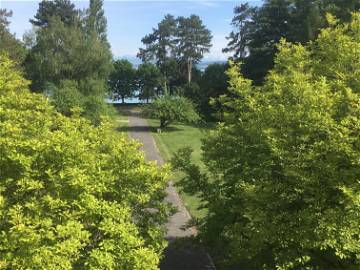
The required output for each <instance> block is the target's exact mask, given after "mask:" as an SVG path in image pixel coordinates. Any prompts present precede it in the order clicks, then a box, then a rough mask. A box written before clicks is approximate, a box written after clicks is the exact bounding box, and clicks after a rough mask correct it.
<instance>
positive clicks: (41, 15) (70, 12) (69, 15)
mask: <svg viewBox="0 0 360 270" xmlns="http://www.w3.org/2000/svg"><path fill="white" fill-rule="evenodd" d="M78 15H79V11H78V10H77V9H75V5H74V4H72V3H71V1H70V0H54V1H47V0H43V1H41V2H40V3H39V8H38V10H37V12H36V15H35V17H34V19H31V20H30V22H31V23H32V24H33V25H34V26H38V27H47V26H48V25H49V23H50V19H51V18H52V17H59V19H60V20H61V21H62V22H63V23H64V24H65V25H66V26H71V25H74V24H75V23H76V22H77V21H78V20H77V17H78Z"/></svg>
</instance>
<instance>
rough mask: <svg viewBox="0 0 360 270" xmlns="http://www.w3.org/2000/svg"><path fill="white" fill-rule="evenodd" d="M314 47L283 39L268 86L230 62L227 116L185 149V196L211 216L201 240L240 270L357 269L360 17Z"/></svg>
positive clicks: (181, 158) (334, 26) (178, 162)
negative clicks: (196, 160)
mask: <svg viewBox="0 0 360 270" xmlns="http://www.w3.org/2000/svg"><path fill="white" fill-rule="evenodd" d="M328 22H329V24H330V25H331V26H330V27H329V28H327V29H324V30H322V31H321V33H320V35H319V37H318V39H317V40H316V41H314V42H313V43H310V44H309V45H308V46H306V47H304V46H302V45H300V44H297V45H293V44H291V43H286V42H285V41H282V42H281V44H280V45H279V53H278V54H277V57H276V60H275V68H274V69H273V70H272V71H271V72H270V74H269V76H268V78H267V80H266V81H265V84H264V86H261V87H256V86H253V85H252V82H251V81H250V80H248V79H245V78H244V77H242V76H241V75H240V74H239V67H238V66H236V65H235V66H233V67H232V68H230V70H229V72H228V74H229V76H230V82H229V85H230V87H229V89H228V90H229V91H230V95H228V96H227V97H222V98H220V100H221V102H222V103H223V105H224V107H225V108H227V110H226V112H225V113H224V116H223V117H224V122H223V123H221V124H220V125H219V126H218V128H217V130H216V132H214V133H213V134H210V135H209V136H208V137H207V138H206V139H205V140H204V142H203V147H202V150H203V153H204V154H203V161H204V163H205V165H206V169H207V172H202V171H201V170H200V169H199V168H197V167H196V166H194V165H192V164H189V159H188V157H189V155H190V151H189V150H182V153H180V154H178V155H177V156H176V157H175V158H174V160H173V164H174V165H175V166H177V167H180V168H182V169H183V170H184V171H186V172H187V174H186V177H185V178H184V179H183V180H182V183H181V185H182V187H183V189H184V190H185V191H186V192H189V193H191V194H197V195H198V196H200V197H201V198H202V199H203V203H204V207H206V208H208V211H209V214H208V215H207V216H206V217H205V218H204V219H203V220H201V221H200V222H199V229H200V234H199V235H200V238H201V239H202V240H203V241H204V242H205V243H207V244H208V245H209V246H210V247H211V248H213V253H214V254H217V255H218V256H219V264H220V265H222V266H225V267H230V266H232V267H234V268H236V269H240V268H245V269H285V270H287V269H292V270H295V269H313V270H317V269H334V270H342V269H350V270H352V269H354V270H355V269H358V268H359V266H360V260H359V256H360V249H359V245H358V243H359V232H360V231H359V228H360V219H359V215H358V213H359V211H360V204H359V181H358V178H359V166H360V164H359V160H360V137H359V132H360V113H359V112H360V110H359V108H360V105H359V104H360V103H359V101H360V96H359V90H358V89H359V85H360V84H359V83H360V81H359V76H358V75H357V74H359V72H360V64H359V62H358V61H353V59H357V58H358V57H360V45H359V44H360V42H359V41H360V34H359V27H360V14H359V13H357V14H355V15H354V16H353V20H352V22H351V23H348V24H344V25H341V24H338V23H337V21H336V20H335V19H333V18H332V17H329V20H328Z"/></svg>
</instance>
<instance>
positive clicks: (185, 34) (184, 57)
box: [176, 15, 212, 83]
mask: <svg viewBox="0 0 360 270" xmlns="http://www.w3.org/2000/svg"><path fill="white" fill-rule="evenodd" d="M177 20H178V24H179V25H178V28H177V35H176V38H177V55H178V57H179V58H180V60H181V61H183V62H185V63H186V65H187V81H188V83H190V82H191V74H192V68H193V65H194V63H198V62H199V61H200V60H201V59H202V58H203V56H204V53H207V52H209V51H210V48H211V39H212V36H211V33H210V31H209V30H208V29H207V28H206V27H205V26H204V25H203V23H202V21H201V19H200V18H199V16H196V15H191V16H190V17H189V18H185V17H179V18H178V19H177Z"/></svg>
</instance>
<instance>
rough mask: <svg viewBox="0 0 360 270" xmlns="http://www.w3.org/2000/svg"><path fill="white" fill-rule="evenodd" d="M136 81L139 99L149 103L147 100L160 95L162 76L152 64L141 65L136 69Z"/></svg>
mask: <svg viewBox="0 0 360 270" xmlns="http://www.w3.org/2000/svg"><path fill="white" fill-rule="evenodd" d="M137 79H138V87H139V91H140V93H139V98H140V99H142V100H146V101H147V102H149V99H152V98H155V97H156V96H158V95H160V94H161V92H160V86H161V84H162V80H163V78H162V75H161V73H160V70H159V69H158V68H157V67H156V66H155V65H153V64H148V63H145V64H141V65H140V66H139V67H138V69H137Z"/></svg>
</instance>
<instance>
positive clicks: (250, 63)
mask: <svg viewBox="0 0 360 270" xmlns="http://www.w3.org/2000/svg"><path fill="white" fill-rule="evenodd" d="M359 9H360V2H359V1H358V0H340V1H339V0H266V1H264V4H263V5H262V6H256V7H255V6H250V5H248V4H242V5H240V6H238V7H235V9H234V18H233V20H232V23H231V24H232V26H233V27H234V30H233V31H232V32H231V33H230V35H229V36H228V40H229V43H228V46H227V47H226V48H225V49H224V51H225V52H233V53H234V55H233V60H236V61H238V60H239V62H242V63H243V66H242V71H243V73H244V76H245V77H247V78H250V79H252V80H253V81H254V82H255V83H256V84H260V83H262V82H263V81H264V78H265V76H266V75H267V74H268V71H269V70H270V69H271V68H272V67H273V65H274V56H275V54H276V52H277V49H276V44H277V43H278V42H279V41H280V39H281V38H286V39H287V40H288V41H291V42H294V43H296V42H300V43H302V44H305V43H306V42H308V41H309V40H314V39H315V38H316V37H317V35H318V33H319V32H320V29H321V28H322V27H324V26H325V25H326V19H325V16H326V14H327V13H328V12H330V13H332V14H334V15H336V16H337V17H338V18H339V19H340V20H341V21H348V20H349V19H350V15H351V12H354V11H356V10H359Z"/></svg>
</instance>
